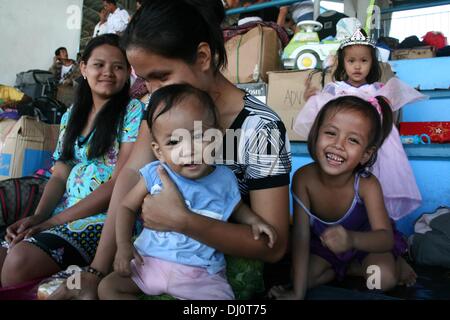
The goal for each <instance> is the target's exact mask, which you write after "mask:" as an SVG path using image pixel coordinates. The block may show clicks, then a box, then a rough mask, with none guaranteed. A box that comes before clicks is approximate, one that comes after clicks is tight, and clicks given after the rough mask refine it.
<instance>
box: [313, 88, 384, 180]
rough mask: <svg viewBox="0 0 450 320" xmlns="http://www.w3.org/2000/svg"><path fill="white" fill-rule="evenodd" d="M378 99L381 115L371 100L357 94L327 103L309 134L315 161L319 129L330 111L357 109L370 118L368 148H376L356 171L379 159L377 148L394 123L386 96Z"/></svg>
mask: <svg viewBox="0 0 450 320" xmlns="http://www.w3.org/2000/svg"><path fill="white" fill-rule="evenodd" d="M376 99H377V101H378V104H379V105H380V107H381V117H380V114H379V113H378V111H377V109H376V108H375V107H374V106H373V105H372V104H371V103H370V102H368V101H366V100H364V99H361V98H359V97H355V96H343V97H339V98H337V99H334V100H331V101H329V102H328V103H327V104H325V106H324V107H323V108H322V109H321V110H320V112H319V114H318V115H317V117H316V119H315V121H314V124H313V126H312V128H311V131H310V132H309V136H308V151H309V154H310V155H311V157H312V158H313V159H314V161H316V162H317V150H316V144H317V139H318V137H319V129H320V127H321V126H322V124H323V122H324V120H325V118H326V117H327V116H328V115H330V113H331V114H332V115H336V114H337V113H338V112H340V111H355V112H359V113H360V114H361V115H363V116H364V117H366V118H368V119H369V120H370V123H371V130H370V137H369V140H368V144H367V148H372V147H375V149H376V150H375V152H374V153H373V154H372V157H371V158H370V159H369V160H368V161H367V162H366V163H365V164H364V165H361V164H359V165H358V166H357V167H356V168H355V171H360V170H363V169H365V168H370V167H371V166H372V165H373V164H374V163H375V161H376V159H377V150H378V149H379V148H380V147H381V145H382V144H383V142H384V139H386V137H387V136H388V135H389V133H390V132H391V130H392V124H393V123H392V121H393V120H392V110H391V107H390V106H389V104H388V103H387V101H386V100H385V98H384V97H382V96H377V97H376Z"/></svg>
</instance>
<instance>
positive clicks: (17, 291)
mask: <svg viewBox="0 0 450 320" xmlns="http://www.w3.org/2000/svg"><path fill="white" fill-rule="evenodd" d="M41 281H42V278H41V279H36V280H32V281H29V282H26V283H23V284H20V285H17V286H12V287H6V288H0V300H37V290H38V286H39V283H40V282H41Z"/></svg>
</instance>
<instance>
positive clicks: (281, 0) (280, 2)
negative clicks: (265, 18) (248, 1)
mask: <svg viewBox="0 0 450 320" xmlns="http://www.w3.org/2000/svg"><path fill="white" fill-rule="evenodd" d="M303 1H305V0H274V1H269V2H263V3H257V4H254V5H251V6H248V7H241V8H235V9H230V10H227V11H226V12H225V14H226V15H227V16H229V15H232V14H238V13H244V12H252V11H256V10H261V9H265V8H270V7H278V6H280V7H281V6H286V5H290V4H293V3H296V2H303Z"/></svg>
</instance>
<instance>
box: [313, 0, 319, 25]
mask: <svg viewBox="0 0 450 320" xmlns="http://www.w3.org/2000/svg"><path fill="white" fill-rule="evenodd" d="M319 15H320V0H314V20H317V18H318V17H319Z"/></svg>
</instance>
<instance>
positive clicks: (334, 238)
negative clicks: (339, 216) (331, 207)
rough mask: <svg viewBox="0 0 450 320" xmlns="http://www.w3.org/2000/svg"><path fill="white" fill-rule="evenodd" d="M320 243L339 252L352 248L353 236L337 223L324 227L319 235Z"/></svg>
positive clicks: (334, 251) (336, 252)
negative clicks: (336, 224)
mask: <svg viewBox="0 0 450 320" xmlns="http://www.w3.org/2000/svg"><path fill="white" fill-rule="evenodd" d="M320 240H321V241H322V244H323V245H324V246H325V247H327V248H328V249H330V250H331V251H332V252H333V253H335V254H339V253H343V252H346V251H348V250H350V249H352V248H353V237H352V234H351V233H350V232H348V231H347V230H346V229H344V227H342V226H340V225H338V226H333V227H330V228H328V229H326V230H325V231H324V232H323V233H322V235H321V236H320Z"/></svg>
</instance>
